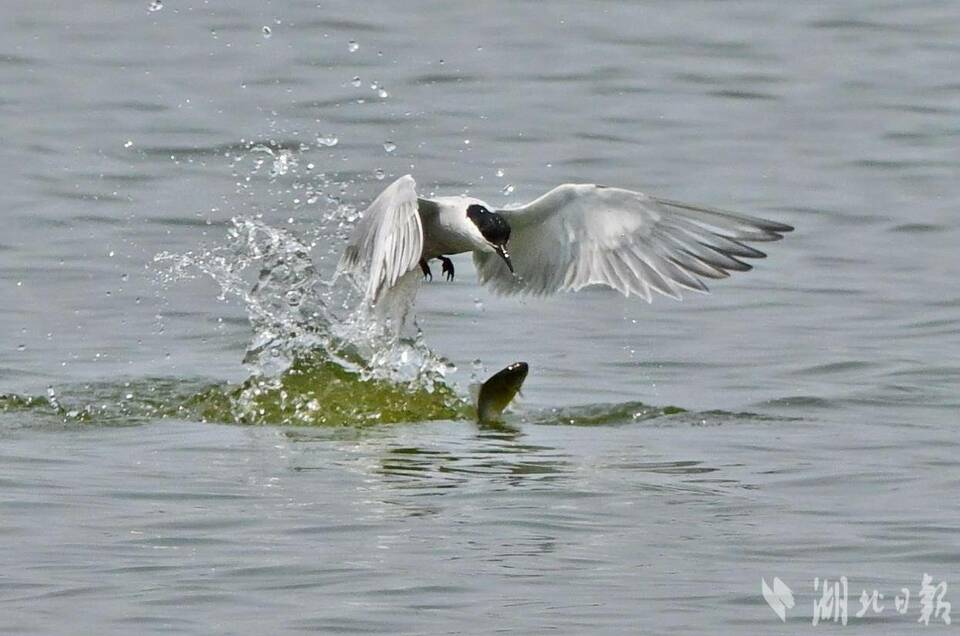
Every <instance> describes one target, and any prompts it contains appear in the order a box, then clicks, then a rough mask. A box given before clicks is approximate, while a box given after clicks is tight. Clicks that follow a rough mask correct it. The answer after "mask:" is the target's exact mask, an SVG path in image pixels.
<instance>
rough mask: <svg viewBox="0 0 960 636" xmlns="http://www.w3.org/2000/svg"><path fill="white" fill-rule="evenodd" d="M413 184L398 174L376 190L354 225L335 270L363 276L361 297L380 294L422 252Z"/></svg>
mask: <svg viewBox="0 0 960 636" xmlns="http://www.w3.org/2000/svg"><path fill="white" fill-rule="evenodd" d="M416 188H417V184H416V182H415V181H414V180H413V177H411V176H410V175H406V176H403V177H400V178H399V179H397V180H396V181H394V182H393V183H392V184H390V186H389V187H387V189H386V190H384V191H383V192H381V193H380V196H378V197H377V198H376V199H374V201H373V203H371V204H370V207H368V208H367V210H366V212H364V214H363V218H362V219H361V221H360V222H359V223H358V224H357V227H356V228H354V230H353V234H352V235H351V236H350V240H349V241H348V243H347V247H346V249H344V251H343V256H342V257H341V258H340V264H339V266H338V270H339V271H342V272H347V273H350V274H354V275H358V274H360V275H365V276H366V286H365V297H366V298H367V300H369V301H370V302H376V301H377V299H378V298H379V297H380V295H381V293H382V292H383V291H384V290H385V289H388V288H390V287H392V286H394V285H396V284H397V281H398V280H400V278H401V277H402V276H403V275H404V274H406V273H407V272H408V271H410V270H411V269H413V268H414V267H416V266H417V264H418V263H419V261H420V256H421V254H422V252H423V227H422V224H421V222H420V214H419V213H418V211H417V190H416Z"/></svg>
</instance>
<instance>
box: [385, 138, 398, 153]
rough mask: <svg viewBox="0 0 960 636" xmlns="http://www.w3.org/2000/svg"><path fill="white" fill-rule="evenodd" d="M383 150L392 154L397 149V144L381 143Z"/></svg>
mask: <svg viewBox="0 0 960 636" xmlns="http://www.w3.org/2000/svg"><path fill="white" fill-rule="evenodd" d="M383 149H384V150H386V151H387V152H393V151H394V150H396V149H397V144H395V143H393V142H392V141H389V140H387V141H385V142H383Z"/></svg>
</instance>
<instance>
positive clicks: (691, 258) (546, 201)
mask: <svg viewBox="0 0 960 636" xmlns="http://www.w3.org/2000/svg"><path fill="white" fill-rule="evenodd" d="M792 230H793V228H792V227H790V226H789V225H785V224H783V223H777V222H775V221H768V220H765V219H760V218H756V217H752V216H746V215H743V214H737V213H733V212H727V211H724V210H718V209H715V208H710V207H701V206H698V205H691V204H688V203H681V202H679V201H672V200H670V199H662V198H659V197H655V196H650V195H647V194H643V193H640V192H634V191H631V190H624V189H621V188H614V187H609V186H602V185H595V184H586V183H575V184H574V183H568V184H564V185H560V186H557V187H556V188H554V189H553V190H550V191H549V192H547V193H546V194H544V195H543V196H541V197H539V198H537V199H534V200H533V201H531V202H530V203H527V204H525V205H516V206H508V207H505V208H500V209H497V208H494V207H493V206H490V205H488V204H487V203H485V202H483V201H481V200H479V199H475V198H473V197H468V196H445V197H436V198H433V199H425V198H421V197H418V196H417V184H416V182H415V181H414V179H413V177H412V176H410V175H405V176H403V177H400V178H399V179H397V180H396V181H394V182H393V183H392V184H390V185H389V186H388V187H387V188H386V189H385V190H384V191H383V192H382V193H381V194H380V195H379V196H378V197H377V198H376V199H375V200H374V201H373V203H371V204H370V207H369V208H367V210H366V212H365V213H364V215H363V217H362V219H361V221H360V222H359V223H358V224H357V226H356V228H355V229H354V231H353V233H352V235H351V237H350V239H349V240H348V243H347V246H346V249H345V250H344V252H343V256H342V258H341V259H340V264H339V266H338V272H346V273H350V274H354V275H356V274H360V275H365V277H366V279H365V298H366V299H367V300H368V301H369V302H370V303H372V304H376V302H377V300H378V299H379V298H380V297H381V295H382V294H383V293H384V292H385V291H386V290H389V289H390V288H392V287H393V286H395V285H397V283H398V281H400V279H401V278H402V277H404V276H406V275H407V274H410V273H411V272H414V271H415V270H416V269H417V268H418V267H419V268H420V270H421V272H422V273H423V276H424V278H432V273H431V270H430V266H429V261H431V260H434V259H437V260H440V261H441V263H442V273H443V274H444V275H445V276H446V278H447V279H448V280H453V277H454V268H453V262H452V261H451V260H450V259H449V257H450V256H451V255H453V254H461V253H464V252H472V253H473V262H474V265H475V266H476V268H477V273H478V276H479V279H480V282H481V284H484V285H487V286H489V287H490V288H491V289H492V290H493V292H494V293H497V294H503V295H508V294H531V295H541V296H542V295H547V294H552V293H555V292H560V291H576V290H579V289H582V288H584V287H587V286H591V285H599V286H606V287H610V288H612V289H615V290H617V291H618V292H620V293H622V294H623V295H624V296H630V295H637V296H641V297H642V298H644V299H645V300H646V301H647V302H650V301H651V300H652V297H653V293H654V292H657V293H660V294H663V295H665V296H669V297H672V298H675V299H677V300H679V299H680V297H681V292H682V291H683V290H691V291H695V292H703V293H706V292H707V291H708V289H707V286H706V285H705V284H704V282H703V279H720V278H726V277H727V276H729V275H730V272H734V271H747V270H749V269H751V266H750V265H749V264H748V263H746V262H744V261H743V260H741V259H751V258H763V257H765V256H766V254H764V253H763V252H761V251H759V250H757V249H755V248H753V247H750V246H748V245H747V243H750V242H764V241H775V240H779V239H781V238H783V234H784V233H786V232H790V231H792ZM411 275H412V274H411Z"/></svg>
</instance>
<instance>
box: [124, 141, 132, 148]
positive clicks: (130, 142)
mask: <svg viewBox="0 0 960 636" xmlns="http://www.w3.org/2000/svg"><path fill="white" fill-rule="evenodd" d="M132 145H133V142H132V141H130V140H129V139H127V141H126V142H124V144H123V147H124V148H129V147H130V146H132Z"/></svg>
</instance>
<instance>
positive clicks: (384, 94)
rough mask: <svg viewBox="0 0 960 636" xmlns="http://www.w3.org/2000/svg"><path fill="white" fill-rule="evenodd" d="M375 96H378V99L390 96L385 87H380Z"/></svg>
mask: <svg viewBox="0 0 960 636" xmlns="http://www.w3.org/2000/svg"><path fill="white" fill-rule="evenodd" d="M377 97H379V98H380V99H386V98H388V97H390V93H388V92H387V91H386V90H385V89H383V88H381V89H380V90H378V91H377Z"/></svg>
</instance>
